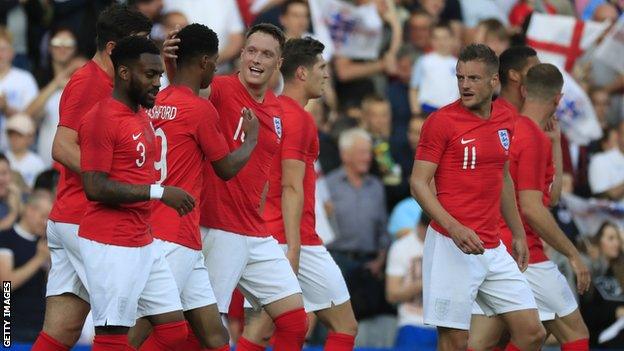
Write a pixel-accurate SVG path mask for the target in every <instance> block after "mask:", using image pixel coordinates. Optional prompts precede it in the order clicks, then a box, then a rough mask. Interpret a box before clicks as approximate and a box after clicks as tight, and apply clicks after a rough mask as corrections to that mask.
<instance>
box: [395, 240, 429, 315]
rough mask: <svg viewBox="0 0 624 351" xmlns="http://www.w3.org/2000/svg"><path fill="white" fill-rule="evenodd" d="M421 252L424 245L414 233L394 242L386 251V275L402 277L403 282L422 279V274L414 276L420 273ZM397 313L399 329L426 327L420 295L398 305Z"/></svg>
mask: <svg viewBox="0 0 624 351" xmlns="http://www.w3.org/2000/svg"><path fill="white" fill-rule="evenodd" d="M423 250H424V245H423V243H422V242H421V241H420V239H419V238H418V235H417V234H416V233H415V232H410V233H409V234H407V235H405V236H404V237H402V238H400V239H398V240H397V241H395V242H394V243H393V244H392V245H391V246H390V250H389V251H388V264H387V265H386V275H388V276H393V277H403V282H408V281H410V280H411V281H414V280H416V279H422V273H421V274H420V276H416V274H415V272H416V270H418V271H421V267H422V257H423ZM398 313H399V316H398V317H399V320H398V326H399V327H403V326H406V325H411V326H417V327H428V326H426V325H425V324H424V322H423V300H422V293H421V294H420V296H418V297H416V298H415V299H414V300H412V301H410V302H403V303H400V304H399V308H398Z"/></svg>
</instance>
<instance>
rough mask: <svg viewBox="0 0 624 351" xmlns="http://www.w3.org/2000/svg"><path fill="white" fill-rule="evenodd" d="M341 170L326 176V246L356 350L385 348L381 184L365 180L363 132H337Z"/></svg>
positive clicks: (367, 145)
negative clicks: (344, 289)
mask: <svg viewBox="0 0 624 351" xmlns="http://www.w3.org/2000/svg"><path fill="white" fill-rule="evenodd" d="M338 146H339V149H340V158H341V160H342V167H341V168H339V169H337V170H334V171H332V172H331V173H329V174H328V175H327V177H326V180H327V187H328V189H329V193H330V197H331V202H332V204H333V219H334V220H335V223H336V239H335V240H334V241H333V242H332V243H330V244H329V245H328V249H329V250H330V253H331V255H332V256H333V258H334V260H335V261H336V263H337V264H338V266H339V267H340V269H341V270H342V274H343V275H344V277H345V280H346V282H347V286H348V288H349V292H350V294H351V301H352V303H353V309H354V312H355V315H356V317H357V318H358V320H360V328H359V330H360V332H359V334H358V338H357V339H356V344H357V345H367V346H376V347H383V346H391V345H392V342H393V340H392V337H391V336H392V334H393V329H394V328H393V327H389V326H388V324H389V323H390V324H391V323H392V322H389V321H388V319H387V318H385V317H384V316H383V314H384V312H386V311H387V310H388V308H389V307H388V306H387V304H386V301H385V297H384V290H385V289H384V283H383V266H384V263H385V258H386V248H387V247H388V243H389V240H388V235H387V233H386V218H387V214H386V201H385V194H384V189H383V185H382V183H381V181H379V179H377V178H376V177H374V176H372V175H370V173H369V170H370V166H371V162H372V139H371V137H370V135H368V133H367V132H366V131H364V130H363V129H359V128H355V129H350V130H347V131H345V132H343V133H342V134H341V135H340V139H339V141H338Z"/></svg>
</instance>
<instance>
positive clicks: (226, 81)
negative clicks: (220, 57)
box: [210, 74, 240, 89]
mask: <svg viewBox="0 0 624 351" xmlns="http://www.w3.org/2000/svg"><path fill="white" fill-rule="evenodd" d="M237 84H240V81H239V80H238V76H237V75H235V74H229V75H222V76H216V77H214V78H213V79H212V82H211V83H210V89H220V88H235V87H236V86H237Z"/></svg>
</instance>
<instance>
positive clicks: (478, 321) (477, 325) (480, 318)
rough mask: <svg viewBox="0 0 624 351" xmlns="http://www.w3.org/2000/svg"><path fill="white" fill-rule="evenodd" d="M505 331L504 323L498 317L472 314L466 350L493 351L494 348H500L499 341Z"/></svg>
mask: <svg viewBox="0 0 624 351" xmlns="http://www.w3.org/2000/svg"><path fill="white" fill-rule="evenodd" d="M505 329H506V327H505V323H504V322H503V321H502V320H501V319H500V318H499V317H498V316H492V317H488V316H486V315H481V314H473V315H472V319H471V320H470V333H469V334H470V336H469V337H468V349H469V350H472V351H485V350H493V349H494V348H495V347H496V346H500V344H499V341H500V340H501V338H502V336H503V334H504V333H505Z"/></svg>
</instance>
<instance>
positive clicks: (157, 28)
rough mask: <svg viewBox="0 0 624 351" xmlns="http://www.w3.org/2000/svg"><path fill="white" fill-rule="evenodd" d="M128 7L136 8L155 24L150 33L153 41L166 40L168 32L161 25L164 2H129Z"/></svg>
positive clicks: (149, 0) (144, 0) (146, 0)
mask: <svg viewBox="0 0 624 351" xmlns="http://www.w3.org/2000/svg"><path fill="white" fill-rule="evenodd" d="M128 6H130V7H133V8H135V9H136V10H137V11H139V12H141V13H142V14H144V15H145V17H147V18H149V20H150V21H152V23H154V25H153V26H152V32H151V33H150V38H151V39H152V40H158V41H161V40H164V39H165V37H166V36H167V32H165V31H164V30H163V26H162V24H161V23H160V20H161V13H162V9H163V0H128Z"/></svg>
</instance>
